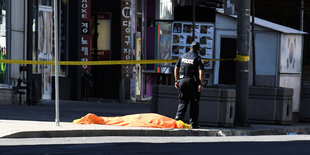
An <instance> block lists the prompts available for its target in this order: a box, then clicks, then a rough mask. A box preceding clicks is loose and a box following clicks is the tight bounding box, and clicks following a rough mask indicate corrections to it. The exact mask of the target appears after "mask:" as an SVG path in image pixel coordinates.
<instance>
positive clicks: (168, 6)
mask: <svg viewBox="0 0 310 155" xmlns="http://www.w3.org/2000/svg"><path fill="white" fill-rule="evenodd" d="M159 11H160V14H159V17H160V19H165V20H172V19H173V0H160V9H159Z"/></svg>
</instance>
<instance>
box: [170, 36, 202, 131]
mask: <svg viewBox="0 0 310 155" xmlns="http://www.w3.org/2000/svg"><path fill="white" fill-rule="evenodd" d="M199 51H200V44H199V42H193V43H192V44H191V50H190V52H188V53H185V54H184V55H183V56H181V57H180V58H179V59H178V62H177V63H176V65H175V68H174V77H175V87H176V88H177V89H178V90H179V105H178V110H177V114H176V117H175V119H176V120H183V118H184V116H185V113H186V109H187V105H188V104H189V103H190V124H191V128H192V129H195V128H199V125H198V115H199V100H200V92H201V91H202V89H203V78H204V77H203V69H204V64H203V60H202V59H201V57H200V56H199V55H198V53H199Z"/></svg>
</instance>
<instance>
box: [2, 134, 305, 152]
mask: <svg viewBox="0 0 310 155" xmlns="http://www.w3.org/2000/svg"><path fill="white" fill-rule="evenodd" d="M309 145H310V136H301V135H299V136H257V137H250V136H249V137H241V136H240V137H81V138H36V139H0V154H4V155H6V154H14V155H16V154H17V155H18V154H118V155H119V154H121V155H122V154H126V155H127V154H148V155H149V154H161V155H162V154H170V155H171V154H178V155H179V154H191V155H192V154H206V155H213V154H216V155H226V154H229V155H309V154H310V147H309Z"/></svg>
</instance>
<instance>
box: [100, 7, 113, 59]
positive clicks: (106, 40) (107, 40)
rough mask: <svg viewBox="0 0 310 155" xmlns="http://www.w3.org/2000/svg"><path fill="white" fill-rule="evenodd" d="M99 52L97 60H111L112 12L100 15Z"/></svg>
mask: <svg viewBox="0 0 310 155" xmlns="http://www.w3.org/2000/svg"><path fill="white" fill-rule="evenodd" d="M97 29H98V40H97V42H98V43H97V45H98V48H97V49H98V53H97V58H98V59H97V60H110V52H111V19H110V13H105V14H102V15H99V16H98V24H97Z"/></svg>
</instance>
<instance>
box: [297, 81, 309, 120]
mask: <svg viewBox="0 0 310 155" xmlns="http://www.w3.org/2000/svg"><path fill="white" fill-rule="evenodd" d="M300 101H301V102H300V112H299V121H301V122H310V85H306V86H302V87H301V98H300Z"/></svg>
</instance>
